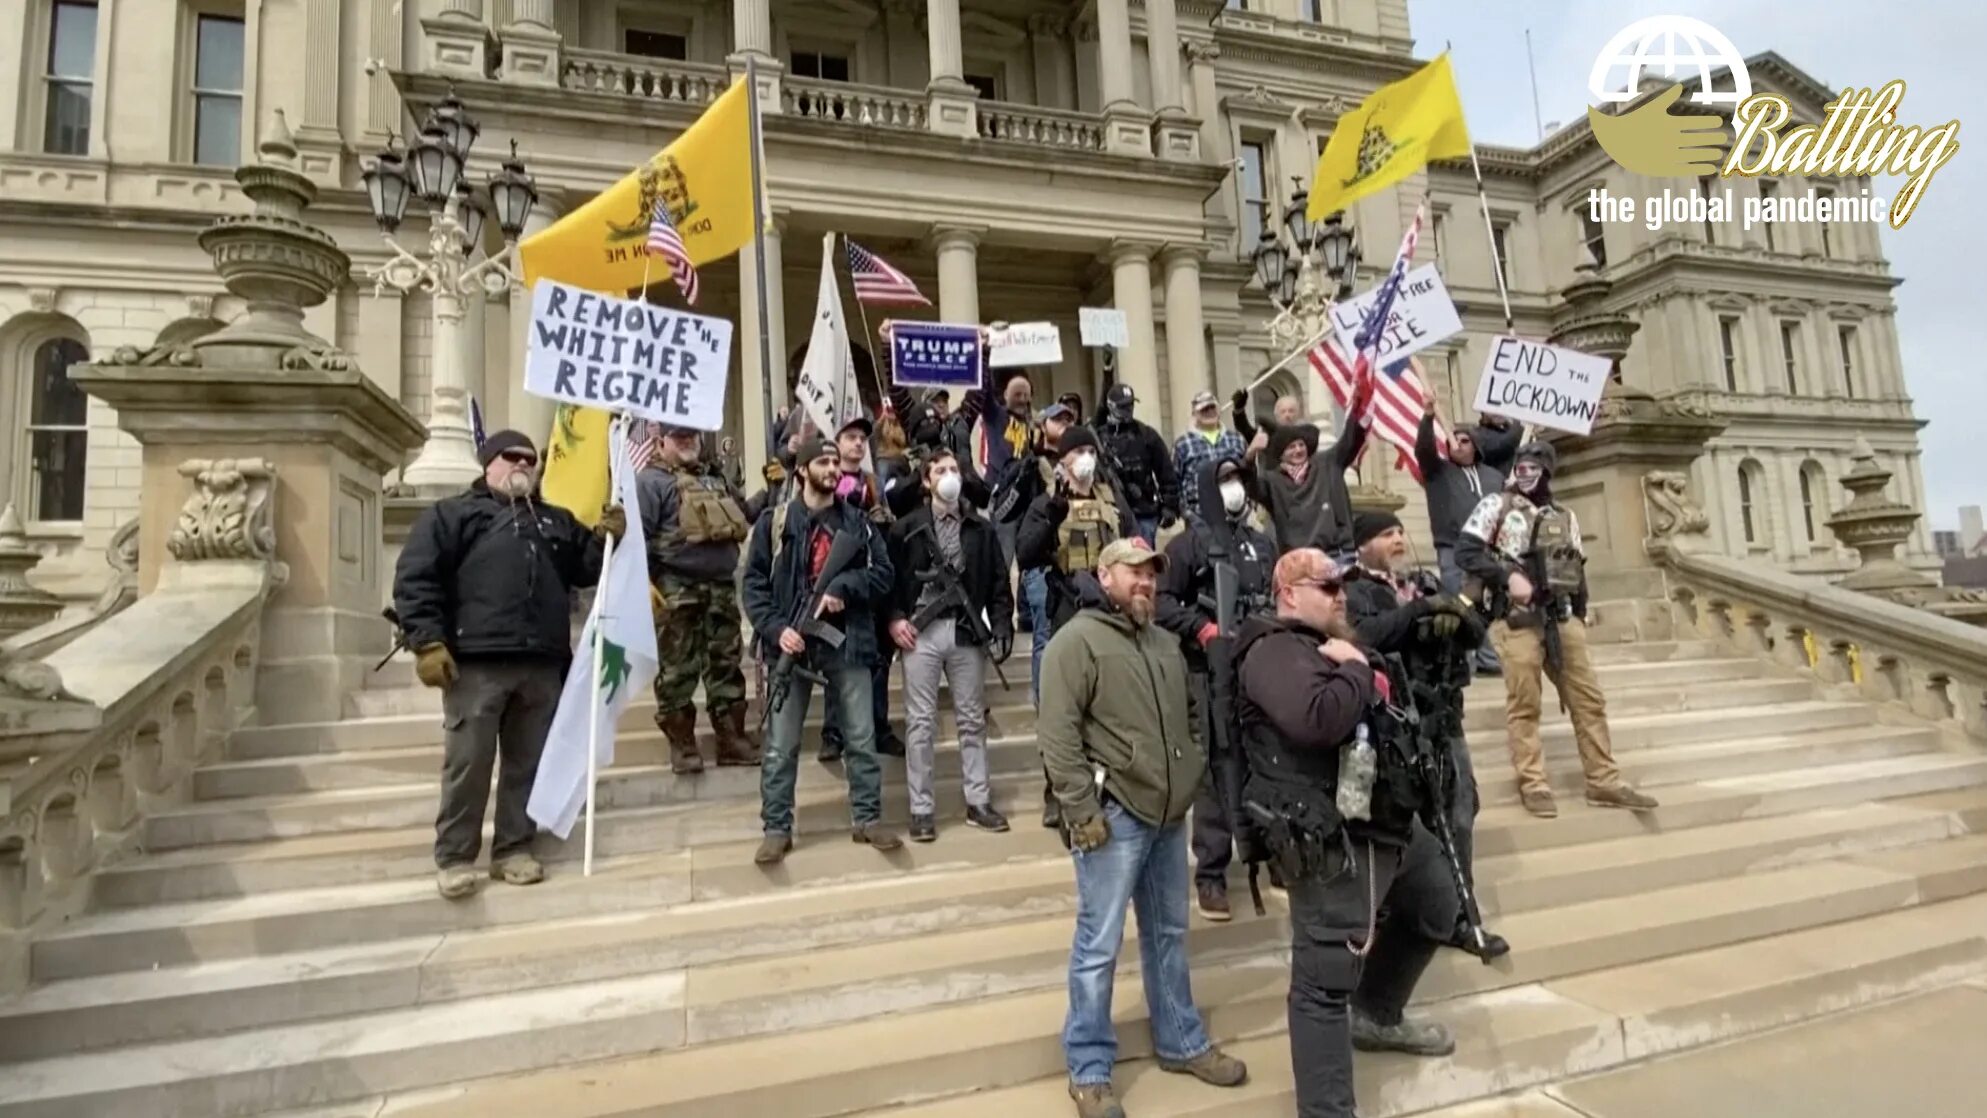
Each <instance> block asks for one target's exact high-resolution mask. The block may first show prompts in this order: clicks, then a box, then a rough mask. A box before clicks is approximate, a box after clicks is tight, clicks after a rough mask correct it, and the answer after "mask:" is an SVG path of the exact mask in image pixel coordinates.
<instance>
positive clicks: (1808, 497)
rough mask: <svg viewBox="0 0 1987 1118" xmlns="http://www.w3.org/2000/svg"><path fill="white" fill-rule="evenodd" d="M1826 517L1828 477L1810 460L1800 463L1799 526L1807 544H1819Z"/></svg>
mask: <svg viewBox="0 0 1987 1118" xmlns="http://www.w3.org/2000/svg"><path fill="white" fill-rule="evenodd" d="M1827 517H1828V475H1827V474H1826V473H1825V472H1823V470H1822V468H1821V463H1819V462H1817V461H1815V460H1814V459H1812V458H1810V459H1808V460H1807V461H1806V462H1803V463H1801V524H1802V525H1803V526H1804V527H1805V528H1806V529H1807V533H1808V543H1810V544H1815V543H1819V542H1821V530H1822V527H1823V524H1822V521H1823V520H1825V519H1827Z"/></svg>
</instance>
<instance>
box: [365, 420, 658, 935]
mask: <svg viewBox="0 0 1987 1118" xmlns="http://www.w3.org/2000/svg"><path fill="white" fill-rule="evenodd" d="M477 458H478V460H479V461H481V462H482V464H483V476H482V477H480V478H478V479H477V480H476V482H475V484H473V485H471V486H470V487H469V491H468V492H466V493H460V494H457V495H456V496H453V497H444V498H443V499H441V500H439V501H436V502H435V503H434V504H432V505H430V506H428V507H427V508H426V509H424V510H422V512H421V515H420V516H419V517H417V518H416V519H415V521H414V527H413V528H412V529H411V530H409V532H408V534H407V545H406V547H404V548H403V549H401V552H400V562H399V564H398V565H397V566H396V567H395V569H394V573H393V608H394V610H395V611H396V612H398V613H399V615H400V627H401V631H402V632H403V633H404V634H405V635H406V638H407V646H408V647H409V648H411V649H413V650H414V661H415V666H414V670H415V673H416V674H417V675H419V676H420V679H421V682H422V683H424V684H426V685H428V686H429V687H439V688H441V689H442V726H443V730H444V736H443V743H442V802H441V811H440V812H439V814H437V816H436V817H435V865H436V867H437V868H438V872H437V874H436V878H435V884H436V887H437V888H438V889H439V890H440V891H441V895H442V896H444V897H446V898H448V899H450V900H455V899H457V898H460V897H466V896H468V895H469V894H471V893H474V892H475V891H476V871H475V864H476V858H477V855H478V854H479V853H481V850H482V846H483V810H484V807H485V805H486V804H488V803H489V800H490V775H491V771H492V770H493V769H494V768H495V767H496V765H497V758H498V756H499V755H500V754H501V755H502V757H503V772H502V775H501V777H500V778H499V779H498V782H497V826H496V835H495V837H494V838H493V839H492V840H491V843H490V876H491V877H492V878H494V879H496V880H498V881H503V882H508V883H509V884H512V885H531V884H534V883H536V882H539V881H542V880H544V878H545V870H544V868H543V867H542V866H540V865H539V864H538V859H536V858H534V857H532V854H531V839H532V836H533V835H535V834H536V833H537V830H538V829H537V827H535V826H533V825H532V822H531V817H530V816H529V815H527V814H525V805H526V804H527V803H528V802H529V801H530V799H531V784H532V781H533V780H534V779H536V777H537V775H538V758H539V755H540V754H541V753H543V752H544V750H545V735H546V732H547V731H549V730H550V729H551V728H552V713H553V711H554V710H556V709H557V708H558V705H559V691H560V688H561V687H562V686H563V685H564V680H565V674H566V666H567V664H568V663H569V662H570V661H571V659H572V621H571V615H572V591H573V590H574V589H575V588H581V587H587V586H592V585H593V584H594V583H595V582H597V581H598V580H599V578H600V555H601V550H602V548H601V539H602V537H603V536H607V535H612V536H613V537H615V538H616V539H619V538H620V536H621V533H622V532H623V531H624V530H626V526H627V518H626V516H625V515H624V514H623V513H622V511H621V508H620V507H619V506H618V505H617V506H610V507H609V508H607V509H606V510H604V511H603V512H602V513H601V516H600V525H599V527H597V528H595V529H594V530H593V532H591V533H589V532H588V531H587V530H586V528H585V527H584V526H582V525H581V524H580V522H579V521H577V520H575V519H573V516H572V514H571V513H569V512H567V511H566V510H565V509H562V508H559V507H557V506H556V505H548V504H545V503H543V501H542V500H540V499H539V497H538V452H537V450H536V449H534V448H533V447H532V445H531V440H530V439H528V438H525V437H524V436H523V435H521V434H519V433H517V432H516V431H498V432H496V433H495V434H493V435H491V436H490V437H489V438H488V439H487V440H485V441H484V443H483V447H482V449H481V450H479V451H478V452H477Z"/></svg>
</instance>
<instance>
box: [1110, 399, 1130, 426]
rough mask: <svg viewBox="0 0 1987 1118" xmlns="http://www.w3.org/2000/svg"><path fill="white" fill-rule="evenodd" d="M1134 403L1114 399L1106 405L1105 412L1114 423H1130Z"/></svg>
mask: <svg viewBox="0 0 1987 1118" xmlns="http://www.w3.org/2000/svg"><path fill="white" fill-rule="evenodd" d="M1135 406H1136V405H1133V404H1120V403H1117V402H1116V401H1113V402H1111V403H1109V404H1106V405H1105V406H1104V413H1105V415H1106V416H1107V417H1108V418H1109V419H1110V421H1111V422H1113V423H1130V422H1131V418H1132V408H1133V407H1135Z"/></svg>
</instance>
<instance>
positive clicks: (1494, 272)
mask: <svg viewBox="0 0 1987 1118" xmlns="http://www.w3.org/2000/svg"><path fill="white" fill-rule="evenodd" d="M1529 41H1530V40H1529V39H1527V43H1528V44H1529ZM1450 46H1451V44H1450V43H1449V42H1448V41H1447V40H1444V41H1443V43H1442V52H1443V53H1444V54H1447V53H1449V49H1450ZM1528 49H1529V48H1528ZM1464 131H1468V129H1467V128H1465V129H1464ZM1470 174H1472V175H1474V176H1475V177H1476V204H1477V208H1478V209H1479V210H1481V211H1482V212H1483V238H1484V240H1485V241H1487V242H1488V243H1489V244H1490V274H1491V276H1492V277H1493V278H1495V279H1496V280H1497V301H1498V302H1499V303H1501V304H1503V307H1504V332H1505V333H1507V334H1515V333H1517V332H1518V328H1517V327H1516V325H1514V324H1513V321H1512V318H1511V290H1510V288H1509V287H1507V286H1506V285H1505V283H1504V260H1503V257H1502V256H1501V254H1499V253H1498V251H1497V229H1496V227H1495V226H1493V225H1492V224H1491V223H1490V195H1489V194H1487V193H1485V192H1484V189H1483V163H1482V162H1481V161H1480V160H1478V159H1477V155H1476V141H1475V140H1471V141H1470Z"/></svg>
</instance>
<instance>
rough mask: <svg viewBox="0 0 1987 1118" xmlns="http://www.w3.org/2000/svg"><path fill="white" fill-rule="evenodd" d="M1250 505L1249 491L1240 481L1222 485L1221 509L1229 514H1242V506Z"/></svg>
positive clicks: (1227, 482)
mask: <svg viewBox="0 0 1987 1118" xmlns="http://www.w3.org/2000/svg"><path fill="white" fill-rule="evenodd" d="M1248 503H1249V491H1248V489H1246V488H1244V487H1243V485H1242V483H1241V482H1239V481H1224V482H1222V483H1221V507H1222V508H1225V509H1227V510H1228V511H1229V512H1241V511H1242V506H1243V505H1246V504H1248Z"/></svg>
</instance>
